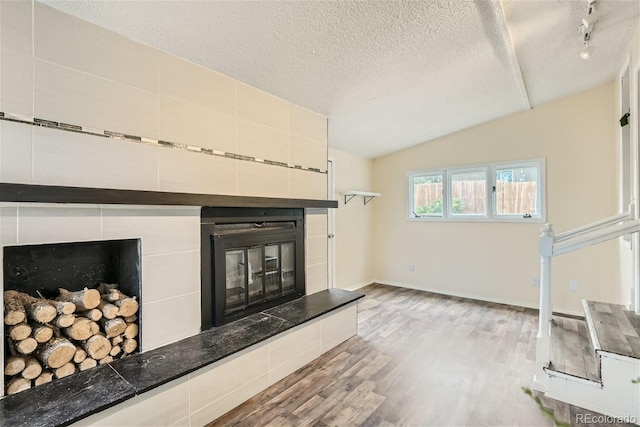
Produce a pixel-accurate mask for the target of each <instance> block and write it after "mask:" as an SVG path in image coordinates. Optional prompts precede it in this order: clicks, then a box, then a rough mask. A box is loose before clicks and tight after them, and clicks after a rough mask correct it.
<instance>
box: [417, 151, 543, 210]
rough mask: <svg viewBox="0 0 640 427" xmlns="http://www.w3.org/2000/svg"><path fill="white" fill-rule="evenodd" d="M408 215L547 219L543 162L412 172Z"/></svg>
mask: <svg viewBox="0 0 640 427" xmlns="http://www.w3.org/2000/svg"><path fill="white" fill-rule="evenodd" d="M409 219H410V220H446V221H459V220H463V221H519V222H522V221H537V222H540V221H544V160H543V159H539V160H530V161H523V162H517V163H491V164H484V165H474V166H469V167H452V168H445V169H440V170H435V171H418V172H410V173H409Z"/></svg>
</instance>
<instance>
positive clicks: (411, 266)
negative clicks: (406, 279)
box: [409, 264, 414, 272]
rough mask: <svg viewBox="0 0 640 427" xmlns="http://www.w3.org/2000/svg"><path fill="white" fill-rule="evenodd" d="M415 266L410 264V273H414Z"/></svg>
mask: <svg viewBox="0 0 640 427" xmlns="http://www.w3.org/2000/svg"><path fill="white" fill-rule="evenodd" d="M413 269H414V266H413V264H409V271H411V272H413Z"/></svg>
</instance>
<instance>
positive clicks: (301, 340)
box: [269, 319, 323, 384]
mask: <svg viewBox="0 0 640 427" xmlns="http://www.w3.org/2000/svg"><path fill="white" fill-rule="evenodd" d="M322 325H323V320H321V319H316V320H313V321H311V322H308V323H305V324H304V325H302V326H299V327H297V328H294V329H292V330H290V331H287V332H285V333H282V334H280V335H278V336H276V337H274V338H273V340H272V341H271V344H270V351H271V353H270V356H271V359H270V362H269V384H275V383H277V382H278V381H280V380H281V379H283V378H284V377H286V376H287V375H289V374H290V373H291V372H293V371H295V370H296V369H298V368H301V367H302V366H304V365H306V364H307V363H309V362H311V361H312V360H313V359H315V358H317V357H319V356H320V355H321V354H322V353H323V351H322Z"/></svg>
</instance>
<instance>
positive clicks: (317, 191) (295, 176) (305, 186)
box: [291, 165, 327, 200]
mask: <svg viewBox="0 0 640 427" xmlns="http://www.w3.org/2000/svg"><path fill="white" fill-rule="evenodd" d="M325 169H326V165H325ZM291 197H293V198H297V199H317V200H323V199H324V200H326V198H327V175H326V174H322V173H316V172H309V171H303V170H296V169H292V170H291Z"/></svg>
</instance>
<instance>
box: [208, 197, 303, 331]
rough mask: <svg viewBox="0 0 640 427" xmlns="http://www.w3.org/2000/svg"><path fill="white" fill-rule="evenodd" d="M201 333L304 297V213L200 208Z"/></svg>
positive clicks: (276, 209) (285, 210) (254, 209)
mask: <svg viewBox="0 0 640 427" xmlns="http://www.w3.org/2000/svg"><path fill="white" fill-rule="evenodd" d="M201 231H202V235H201V243H202V249H201V254H202V264H201V265H202V271H201V275H202V288H201V292H202V329H203V330H205V329H208V328H210V327H212V326H220V325H223V324H225V323H228V322H231V321H233V320H237V319H239V318H242V317H245V316H248V315H250V314H253V313H257V312H259V311H261V310H265V309H267V308H271V307H274V306H276V305H279V304H282V303H284V302H287V301H290V300H292V299H295V298H298V297H300V296H303V295H304V294H305V271H304V265H305V264H304V209H279V208H272V209H262V208H203V209H202V226H201Z"/></svg>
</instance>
